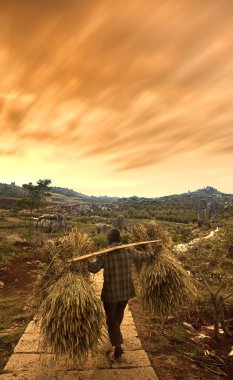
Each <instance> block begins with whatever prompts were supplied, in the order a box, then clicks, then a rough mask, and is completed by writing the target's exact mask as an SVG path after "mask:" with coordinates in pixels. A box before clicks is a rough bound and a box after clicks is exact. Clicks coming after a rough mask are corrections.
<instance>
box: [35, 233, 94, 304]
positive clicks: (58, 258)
mask: <svg viewBox="0 0 233 380" xmlns="http://www.w3.org/2000/svg"><path fill="white" fill-rule="evenodd" d="M93 247H94V245H93V242H92V240H91V238H90V237H89V236H88V235H87V234H84V233H82V232H80V231H78V230H77V229H76V228H74V229H73V230H72V231H71V232H70V233H69V234H68V235H65V236H62V237H59V238H56V239H53V240H52V239H51V240H48V241H46V242H45V245H44V247H43V248H42V256H43V259H44V261H45V262H46V263H47V265H46V268H45V271H44V273H43V274H42V275H41V276H40V278H39V279H38V281H37V283H36V285H35V292H34V298H35V305H36V307H39V305H40V304H41V302H43V300H45V298H46V297H47V296H48V290H49V288H50V287H51V285H53V284H55V283H56V281H57V280H58V279H59V278H61V277H62V276H63V275H64V274H66V273H67V272H69V271H70V270H72V271H74V270H76V271H77V272H78V273H80V274H82V275H83V276H84V277H85V278H88V277H89V272H88V270H87V262H86V261H80V262H78V263H75V264H72V268H71V265H70V264H69V263H68V262H67V260H69V259H72V258H74V257H77V256H81V255H83V254H85V253H89V252H91V251H92V250H93Z"/></svg>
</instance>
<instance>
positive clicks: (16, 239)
mask: <svg viewBox="0 0 233 380" xmlns="http://www.w3.org/2000/svg"><path fill="white" fill-rule="evenodd" d="M6 241H7V242H8V243H10V244H22V243H25V242H26V240H24V239H22V238H21V237H20V236H19V235H18V234H12V235H8V236H7V237H6Z"/></svg>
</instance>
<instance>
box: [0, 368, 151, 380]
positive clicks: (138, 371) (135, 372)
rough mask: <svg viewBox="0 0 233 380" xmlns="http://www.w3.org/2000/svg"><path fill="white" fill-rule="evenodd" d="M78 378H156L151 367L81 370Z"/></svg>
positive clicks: (134, 379)
mask: <svg viewBox="0 0 233 380" xmlns="http://www.w3.org/2000/svg"><path fill="white" fill-rule="evenodd" d="M79 379H80V380H109V379H117V380H158V378H157V376H156V375H155V372H154V370H153V368H152V367H143V368H127V369H102V370H92V371H83V372H80V373H79ZM0 380H1V378H0ZM64 380H68V378H66V377H64Z"/></svg>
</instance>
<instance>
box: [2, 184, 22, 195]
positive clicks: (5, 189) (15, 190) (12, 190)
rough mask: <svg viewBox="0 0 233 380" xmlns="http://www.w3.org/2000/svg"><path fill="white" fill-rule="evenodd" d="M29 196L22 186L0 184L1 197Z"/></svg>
mask: <svg viewBox="0 0 233 380" xmlns="http://www.w3.org/2000/svg"><path fill="white" fill-rule="evenodd" d="M25 194H27V191H26V190H25V189H23V188H22V187H20V186H16V185H15V183H14V182H12V183H11V184H10V185H8V184H7V183H0V195H1V196H4V197H20V196H23V195H25Z"/></svg>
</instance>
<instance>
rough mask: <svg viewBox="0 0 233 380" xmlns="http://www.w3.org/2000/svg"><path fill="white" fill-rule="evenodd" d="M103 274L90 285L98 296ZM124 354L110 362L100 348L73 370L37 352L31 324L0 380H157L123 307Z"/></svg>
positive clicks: (37, 336)
mask: <svg viewBox="0 0 233 380" xmlns="http://www.w3.org/2000/svg"><path fill="white" fill-rule="evenodd" d="M102 278H103V274H102V273H101V272H100V273H98V274H97V275H95V276H94V283H95V286H96V289H97V291H98V292H99V293H100V290H101V287H102ZM121 330H122V335H123V338H124V345H123V349H124V354H123V355H122V360H121V361H120V362H116V361H114V360H113V353H110V354H108V355H107V354H105V351H104V350H103V347H100V350H99V354H98V355H97V356H96V357H95V358H91V357H90V358H89V359H88V360H87V362H86V363H85V365H84V367H83V368H78V369H77V368H75V367H74V366H73V363H72V361H69V360H65V359H63V358H62V359H60V360H59V361H58V362H55V361H53V355H52V354H51V353H49V352H44V351H41V349H40V344H39V341H40V333H39V323H35V321H34V320H33V321H31V322H30V323H29V325H28V326H27V328H26V330H25V332H24V334H23V336H22V337H21V339H20V340H19V342H18V344H17V346H16V347H15V350H14V353H13V355H12V356H11V357H10V359H9V361H8V363H7V364H6V367H5V368H4V371H3V374H1V375H0V380H109V379H111V378H116V379H117V380H135V379H137V380H158V378H157V376H156V375H155V372H154V370H153V368H152V367H151V365H150V361H149V359H148V356H147V354H146V353H145V351H144V350H143V349H142V345H141V342H140V339H139V337H138V335H137V331H136V328H135V325H134V321H133V318H132V315H131V312H130V310H129V307H128V306H127V307H126V310H125V316H124V320H123V324H122V328H121Z"/></svg>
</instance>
